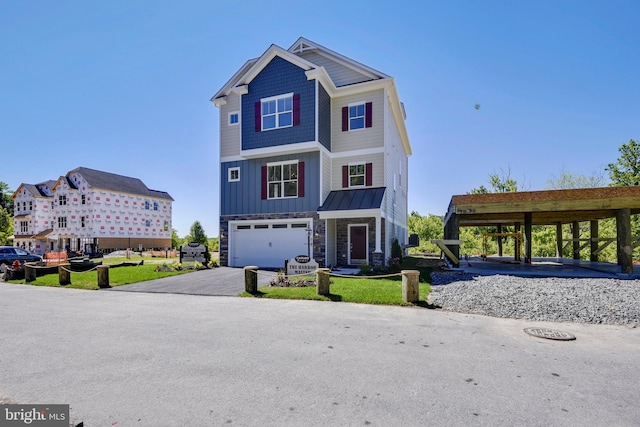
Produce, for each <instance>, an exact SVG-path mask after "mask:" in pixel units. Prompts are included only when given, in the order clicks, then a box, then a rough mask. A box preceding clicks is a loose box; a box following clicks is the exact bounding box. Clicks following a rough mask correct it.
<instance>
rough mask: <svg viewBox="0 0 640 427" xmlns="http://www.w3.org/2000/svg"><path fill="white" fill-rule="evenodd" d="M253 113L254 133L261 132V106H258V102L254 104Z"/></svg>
mask: <svg viewBox="0 0 640 427" xmlns="http://www.w3.org/2000/svg"><path fill="white" fill-rule="evenodd" d="M254 112H255V114H254V117H255V120H256V123H255V127H256V132H260V131H262V105H260V101H258V102H256V106H255V109H254Z"/></svg>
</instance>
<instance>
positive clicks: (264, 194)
mask: <svg viewBox="0 0 640 427" xmlns="http://www.w3.org/2000/svg"><path fill="white" fill-rule="evenodd" d="M267 184H268V183H267V166H266V165H265V166H262V200H266V199H267Z"/></svg>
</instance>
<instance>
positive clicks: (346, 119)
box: [342, 107, 349, 132]
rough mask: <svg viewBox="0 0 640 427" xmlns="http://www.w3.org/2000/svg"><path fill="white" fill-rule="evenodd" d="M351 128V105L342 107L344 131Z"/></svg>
mask: <svg viewBox="0 0 640 427" xmlns="http://www.w3.org/2000/svg"><path fill="white" fill-rule="evenodd" d="M348 130H349V107H342V132H346V131H348Z"/></svg>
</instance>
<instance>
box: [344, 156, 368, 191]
mask: <svg viewBox="0 0 640 427" xmlns="http://www.w3.org/2000/svg"><path fill="white" fill-rule="evenodd" d="M360 165H362V166H363V167H364V173H363V174H362V177H363V178H364V179H363V182H362V184H361V185H351V177H352V176H360V175H351V166H360ZM347 168H349V169H348V172H349V173H348V175H349V188H363V187H366V186H367V162H349V163H348V164H347Z"/></svg>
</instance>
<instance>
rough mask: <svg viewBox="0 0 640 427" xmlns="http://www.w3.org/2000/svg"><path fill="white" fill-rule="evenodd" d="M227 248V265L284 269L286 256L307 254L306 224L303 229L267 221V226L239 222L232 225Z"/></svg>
mask: <svg viewBox="0 0 640 427" xmlns="http://www.w3.org/2000/svg"><path fill="white" fill-rule="evenodd" d="M296 224H300V223H299V222H298V223H296ZM256 225H257V226H258V227H256ZM284 225H286V228H285V227H283V226H284ZM247 227H248V228H247ZM229 249H230V265H231V266H234V267H244V266H247V265H257V266H259V267H263V268H267V267H269V268H284V261H285V260H286V259H291V258H293V257H295V256H296V255H300V254H306V253H307V232H306V224H305V227H304V228H302V227H300V226H298V227H297V228H294V227H292V226H291V223H287V224H269V225H268V228H264V224H242V225H240V226H236V227H234V228H233V230H232V235H231V241H230V248H229Z"/></svg>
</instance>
